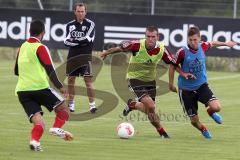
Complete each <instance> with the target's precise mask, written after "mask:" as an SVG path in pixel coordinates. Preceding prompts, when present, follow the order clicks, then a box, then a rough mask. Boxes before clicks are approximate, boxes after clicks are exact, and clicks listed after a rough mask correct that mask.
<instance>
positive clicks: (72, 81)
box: [68, 77, 76, 84]
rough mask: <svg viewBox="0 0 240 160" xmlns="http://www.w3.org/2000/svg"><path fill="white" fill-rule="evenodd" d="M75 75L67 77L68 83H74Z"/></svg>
mask: <svg viewBox="0 0 240 160" xmlns="http://www.w3.org/2000/svg"><path fill="white" fill-rule="evenodd" d="M75 79H76V78H75V77H69V78H68V84H75Z"/></svg>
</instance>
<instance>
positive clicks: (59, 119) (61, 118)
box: [53, 110, 69, 128]
mask: <svg viewBox="0 0 240 160" xmlns="http://www.w3.org/2000/svg"><path fill="white" fill-rule="evenodd" d="M68 118H69V115H68V112H67V111H66V110H61V111H59V112H58V113H57V116H56V118H55V122H54V124H53V128H62V126H63V125H64V124H65V122H66V121H67V120H68Z"/></svg>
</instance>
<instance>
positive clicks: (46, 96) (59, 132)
mask: <svg viewBox="0 0 240 160" xmlns="http://www.w3.org/2000/svg"><path fill="white" fill-rule="evenodd" d="M44 34H45V26H44V23H43V22H41V21H39V20H35V21H32V22H31V24H30V36H31V37H30V38H29V39H28V40H27V41H26V42H24V43H23V44H22V45H21V47H20V49H19V52H18V56H17V59H16V64H15V68H14V72H15V75H17V76H18V82H17V86H16V90H15V92H16V93H17V95H18V99H19V101H20V103H21V104H22V106H23V108H24V110H25V112H26V114H27V116H28V118H29V121H30V122H31V123H33V128H32V132H31V139H30V149H31V150H33V151H42V148H41V145H40V138H41V137H42V135H43V132H44V126H45V125H44V121H43V117H42V116H43V111H42V108H41V105H43V106H45V107H46V108H47V109H48V110H49V111H50V112H51V111H53V110H54V111H55V113H56V118H55V121H54V123H53V126H52V128H50V129H49V133H50V134H51V135H54V136H58V137H60V138H63V139H64V140H67V141H69V140H72V139H73V135H72V134H71V133H70V132H67V131H64V130H63V129H61V128H62V126H63V125H64V123H65V122H66V121H67V120H68V118H69V113H70V112H69V108H68V107H67V106H66V105H65V103H64V98H63V97H62V96H61V95H60V94H58V93H57V92H56V91H55V90H54V89H52V88H49V82H48V78H47V77H49V78H50V79H51V81H52V83H53V84H54V85H55V87H56V88H57V89H59V90H60V92H61V93H62V94H63V95H66V93H67V92H66V90H65V89H64V88H63V85H62V83H61V82H59V80H58V77H57V75H56V72H55V70H54V66H53V63H52V59H51V57H50V53H49V50H48V48H47V46H45V45H43V44H42V43H41V40H42V38H43V36H44Z"/></svg>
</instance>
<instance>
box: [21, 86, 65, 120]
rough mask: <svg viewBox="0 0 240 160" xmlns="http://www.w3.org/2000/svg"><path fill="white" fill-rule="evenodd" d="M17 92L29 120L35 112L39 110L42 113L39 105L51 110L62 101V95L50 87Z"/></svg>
mask: <svg viewBox="0 0 240 160" xmlns="http://www.w3.org/2000/svg"><path fill="white" fill-rule="evenodd" d="M17 94H18V99H19V101H20V103H21V104H22V106H23V108H24V110H25V112H26V114H27V115H28V118H29V121H30V122H31V118H32V116H33V115H34V114H35V113H37V112H40V113H41V114H42V115H43V111H42V108H41V105H43V106H45V107H46V108H47V109H48V110H49V112H51V111H52V110H53V109H55V108H56V107H57V106H59V105H60V104H62V103H63V102H64V99H63V97H62V96H61V95H60V94H58V93H57V92H56V91H55V90H54V89H51V88H50V89H42V90H37V91H19V92H17Z"/></svg>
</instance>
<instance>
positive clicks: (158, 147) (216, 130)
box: [0, 60, 240, 160]
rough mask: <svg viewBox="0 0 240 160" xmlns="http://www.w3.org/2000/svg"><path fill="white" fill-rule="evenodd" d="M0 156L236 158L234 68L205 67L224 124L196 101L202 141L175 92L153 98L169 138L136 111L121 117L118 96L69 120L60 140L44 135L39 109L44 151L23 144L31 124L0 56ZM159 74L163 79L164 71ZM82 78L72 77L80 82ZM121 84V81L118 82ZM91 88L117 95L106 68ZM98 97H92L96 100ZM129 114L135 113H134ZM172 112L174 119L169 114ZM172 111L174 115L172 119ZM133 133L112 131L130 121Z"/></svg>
mask: <svg viewBox="0 0 240 160" xmlns="http://www.w3.org/2000/svg"><path fill="white" fill-rule="evenodd" d="M0 62H1V63H0V84H1V85H0V111H1V114H0V159H1V160H15V159H16V160H21V159H24V160H28V159H31V160H32V159H43V160H48V159H49V160H53V159H68V160H71V159H82V160H87V159H97V160H101V159H104V160H108V159H109V160H115V159H116V160H119V159H141V160H143V159H146V160H154V159H156V160H159V159H162V160H165V159H169V160H176V159H177V160H188V159H189V160H190V159H194V160H204V159H208V160H219V159H224V160H226V159H229V160H230V159H231V160H233V159H236V160H237V159H239V157H240V153H239V148H240V140H239V139H238V138H239V132H240V127H239V118H238V117H239V112H240V109H239V107H240V100H239V99H238V98H239V95H240V91H239V90H240V87H239V86H240V81H239V77H240V74H239V73H227V72H209V83H210V84H211V85H210V86H211V88H212V89H213V91H214V93H215V94H216V96H217V97H218V98H219V99H220V101H221V104H222V112H221V115H222V116H223V118H224V124H223V125H218V124H216V123H214V122H213V120H212V119H210V118H209V117H208V116H207V114H206V111H205V109H204V107H203V105H202V104H200V105H199V114H200V119H201V120H202V122H203V123H205V124H206V126H207V127H208V128H209V130H210V131H211V133H212V135H213V139H212V140H205V139H204V138H203V137H202V136H201V135H200V133H199V132H198V131H197V130H196V129H194V128H193V127H192V126H191V125H190V123H189V120H188V119H186V117H184V116H183V113H182V108H181V106H180V104H179V100H178V96H177V95H176V94H174V93H167V94H165V95H162V96H159V97H158V98H157V106H158V110H160V111H161V115H162V116H161V119H162V120H163V124H164V126H165V127H166V129H167V131H168V132H169V134H170V135H171V137H172V138H171V139H170V140H164V139H160V138H159V136H158V134H157V133H156V132H155V130H154V128H153V127H152V126H151V125H150V123H149V122H148V121H147V120H146V117H145V116H144V115H142V114H140V115H139V116H138V113H137V112H135V113H133V114H131V116H129V117H127V119H125V118H123V117H122V116H121V112H122V109H123V105H124V102H123V101H122V100H121V99H119V103H118V107H117V108H115V109H114V110H113V111H111V112H110V113H108V114H105V115H103V116H101V117H98V118H95V119H92V120H89V121H70V122H68V123H67V125H66V126H65V127H64V129H66V130H69V131H71V132H72V133H73V134H74V136H75V139H74V141H72V142H64V141H63V140H61V139H58V138H57V137H52V136H50V135H48V129H49V127H51V124H52V122H53V119H54V114H53V113H48V112H47V111H46V110H45V109H44V111H45V115H44V119H45V122H46V130H45V133H44V135H43V137H42V139H41V144H42V146H43V149H44V151H43V152H41V153H35V152H31V151H30V150H29V148H28V143H29V134H30V129H31V124H30V123H29V122H28V120H27V118H26V115H25V113H24V111H23V109H22V106H21V105H20V103H19V102H18V99H17V97H16V96H15V95H14V89H15V85H16V81H17V77H15V76H14V75H13V65H14V61H3V60H1V61H0ZM161 78H162V79H165V80H167V75H166V74H165V75H164V76H163V77H161ZM80 81H82V80H79V79H78V82H79V84H80V85H82V82H80ZM119 83H121V82H119ZM94 85H95V88H96V89H99V90H105V91H108V92H111V93H112V94H114V95H117V94H116V92H115V91H114V89H113V86H112V82H111V77H110V68H109V67H106V66H105V67H104V68H103V69H102V70H101V72H100V75H99V77H98V78H97V81H96V82H95V83H94ZM76 99H77V100H76V102H77V110H79V111H81V112H84V111H86V110H87V107H88V102H87V98H86V97H83V96H77V97H76ZM101 103H102V100H97V104H98V105H99V104H101ZM134 116H135V117H134ZM173 116H175V118H173ZM176 116H179V117H178V118H177V117H176ZM130 119H131V123H132V124H133V125H134V127H135V130H136V134H135V136H134V137H133V138H132V139H129V140H122V139H119V138H118V137H117V136H116V131H115V130H116V127H117V125H118V124H119V123H121V122H123V121H125V120H130Z"/></svg>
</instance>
